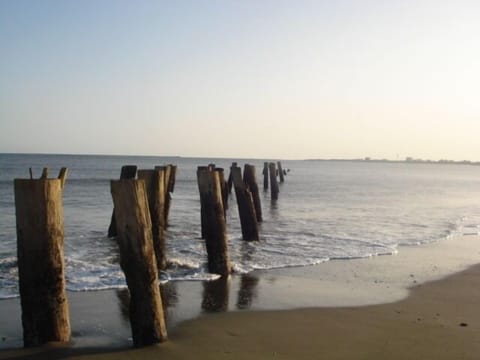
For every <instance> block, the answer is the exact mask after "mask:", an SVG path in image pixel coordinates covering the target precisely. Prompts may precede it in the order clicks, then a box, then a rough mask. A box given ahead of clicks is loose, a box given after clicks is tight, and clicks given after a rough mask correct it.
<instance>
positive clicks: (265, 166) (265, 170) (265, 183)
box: [262, 162, 268, 191]
mask: <svg viewBox="0 0 480 360" xmlns="http://www.w3.org/2000/svg"><path fill="white" fill-rule="evenodd" d="M262 174H263V191H267V190H268V162H265V163H263V171H262Z"/></svg>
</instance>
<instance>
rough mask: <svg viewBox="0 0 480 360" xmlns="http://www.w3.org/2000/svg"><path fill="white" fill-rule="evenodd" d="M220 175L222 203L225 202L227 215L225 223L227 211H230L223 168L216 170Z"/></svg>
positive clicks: (224, 206) (224, 208)
mask: <svg viewBox="0 0 480 360" xmlns="http://www.w3.org/2000/svg"><path fill="white" fill-rule="evenodd" d="M214 171H216V172H217V173H218V179H219V181H220V188H221V191H222V202H223V210H224V215H225V221H226V220H227V209H228V190H227V183H226V182H225V172H224V170H223V168H217V167H216V168H215V170H214Z"/></svg>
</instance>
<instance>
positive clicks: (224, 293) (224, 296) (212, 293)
mask: <svg viewBox="0 0 480 360" xmlns="http://www.w3.org/2000/svg"><path fill="white" fill-rule="evenodd" d="M229 292H230V277H221V278H220V279H218V280H214V281H205V282H204V283H203V298H202V310H203V311H205V312H222V311H227V310H228V300H229Z"/></svg>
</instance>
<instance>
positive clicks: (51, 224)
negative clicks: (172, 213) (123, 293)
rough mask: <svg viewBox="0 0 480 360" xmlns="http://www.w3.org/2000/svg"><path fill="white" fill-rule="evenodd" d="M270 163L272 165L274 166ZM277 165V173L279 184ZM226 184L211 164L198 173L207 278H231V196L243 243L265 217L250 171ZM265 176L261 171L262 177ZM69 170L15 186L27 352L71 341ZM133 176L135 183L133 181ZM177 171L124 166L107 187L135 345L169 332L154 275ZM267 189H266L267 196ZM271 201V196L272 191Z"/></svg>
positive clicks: (162, 258)
mask: <svg viewBox="0 0 480 360" xmlns="http://www.w3.org/2000/svg"><path fill="white" fill-rule="evenodd" d="M272 164H273V166H272ZM278 165H279V171H278V174H282V175H281V176H280V181H283V174H284V173H283V172H282V170H281V165H280V163H279V164H278ZM268 168H269V174H270V180H271V184H270V187H271V189H272V200H275V199H277V198H278V184H277V182H276V174H277V172H276V169H275V163H270V164H268ZM230 170H231V171H230V175H229V178H228V181H225V177H224V174H223V169H221V168H216V167H215V166H214V165H213V164H211V165H209V166H206V167H198V169H197V180H198V187H199V193H200V204H201V226H202V238H204V239H205V244H206V249H207V255H208V267H209V271H210V272H212V273H217V274H220V275H222V276H228V274H230V272H231V264H230V260H229V255H228V244H227V235H226V208H227V207H228V195H229V193H230V191H231V188H232V186H233V187H234V189H235V194H236V198H237V204H238V209H239V215H240V222H241V227H242V237H243V239H244V240H247V241H252V240H259V234H258V222H261V221H262V211H261V203H260V196H259V191H258V186H257V183H256V175H255V167H254V166H252V165H248V164H247V165H245V168H244V176H243V179H242V175H241V168H240V167H238V166H237V164H236V163H233V164H232V167H231V168H230ZM272 174H273V177H274V178H275V181H274V180H273V177H272ZM264 175H265V171H264ZM66 176H67V169H66V168H62V169H61V171H60V174H59V175H58V177H57V178H55V179H51V178H48V170H47V169H44V170H43V173H42V176H41V177H40V179H33V174H32V171H31V170H30V179H15V181H14V190H15V208H16V219H17V220H16V221H17V250H18V251H17V256H18V269H19V290H20V300H21V308H22V326H23V339H24V345H25V346H27V347H28V346H35V345H40V344H43V343H46V342H50V341H59V342H68V341H70V337H71V329H70V320H69V307H68V301H67V296H66V286H65V285H66V284H65V270H64V253H63V247H64V225H63V205H62V196H63V188H64V186H65V181H66ZM136 176H138V180H136V179H135V177H136ZM175 177H176V166H174V165H168V166H159V167H155V168H154V169H153V170H138V171H137V167H136V166H131V165H130V166H124V167H123V168H122V171H121V175H120V180H112V181H111V184H110V186H111V194H112V199H113V204H114V211H113V214H112V220H111V224H110V227H109V230H108V234H109V236H110V237H113V236H115V237H116V239H117V241H118V245H119V249H120V266H121V268H122V270H123V272H124V274H125V278H126V282H127V286H128V289H129V293H130V309H129V313H130V324H131V329H132V338H133V343H134V346H136V347H139V346H145V345H149V344H153V343H158V342H163V341H165V340H166V339H167V330H166V325H165V318H164V314H163V307H162V300H161V296H160V287H159V285H158V271H159V270H164V269H165V268H166V267H167V260H166V251H165V248H166V244H165V229H166V227H167V225H168V213H169V209H170V200H171V196H170V193H171V192H173V190H174V186H175ZM265 188H268V183H267V185H265V183H264V189H265ZM273 189H276V190H275V191H276V192H275V194H276V196H275V197H274V196H273V195H274V190H273Z"/></svg>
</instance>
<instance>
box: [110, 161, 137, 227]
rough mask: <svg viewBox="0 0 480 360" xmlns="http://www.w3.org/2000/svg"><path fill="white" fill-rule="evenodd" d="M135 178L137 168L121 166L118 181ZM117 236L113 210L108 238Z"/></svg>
mask: <svg viewBox="0 0 480 360" xmlns="http://www.w3.org/2000/svg"><path fill="white" fill-rule="evenodd" d="M135 176H137V166H136V165H125V166H122V170H121V171H120V180H128V179H135ZM115 236H117V225H116V223H115V208H113V212H112V220H111V221H110V226H109V227H108V237H115Z"/></svg>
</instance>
